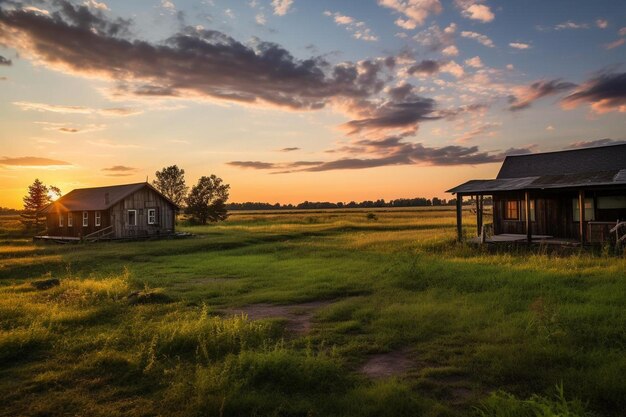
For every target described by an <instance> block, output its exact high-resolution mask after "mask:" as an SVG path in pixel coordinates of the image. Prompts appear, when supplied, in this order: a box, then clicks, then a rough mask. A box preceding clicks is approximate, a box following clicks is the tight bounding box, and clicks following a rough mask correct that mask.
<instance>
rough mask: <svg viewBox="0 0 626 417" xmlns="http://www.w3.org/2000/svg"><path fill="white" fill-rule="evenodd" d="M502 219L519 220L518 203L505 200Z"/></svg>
mask: <svg viewBox="0 0 626 417" xmlns="http://www.w3.org/2000/svg"><path fill="white" fill-rule="evenodd" d="M504 219H505V220H519V201H517V200H506V201H505V202H504Z"/></svg>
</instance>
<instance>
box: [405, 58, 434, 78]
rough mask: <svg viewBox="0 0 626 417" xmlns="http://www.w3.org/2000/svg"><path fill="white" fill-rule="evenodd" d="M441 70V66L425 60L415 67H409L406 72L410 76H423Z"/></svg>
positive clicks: (430, 60)
mask: <svg viewBox="0 0 626 417" xmlns="http://www.w3.org/2000/svg"><path fill="white" fill-rule="evenodd" d="M440 68H441V64H440V63H439V62H437V61H433V60H432V59H425V60H423V61H421V62H419V63H417V64H415V65H411V66H410V67H409V69H408V70H407V72H408V73H409V74H411V75H413V74H416V73H417V74H425V75H432V74H435V73H437V72H439V69H440Z"/></svg>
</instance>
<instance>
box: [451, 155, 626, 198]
mask: <svg viewBox="0 0 626 417" xmlns="http://www.w3.org/2000/svg"><path fill="white" fill-rule="evenodd" d="M611 185H625V186H626V144H622V145H610V146H601V147H596V148H584V149H573V150H567V151H560V152H546V153H538V154H530V155H516V156H507V157H506V159H505V160H504V163H503V164H502V167H501V168H500V172H499V173H498V177H497V178H496V179H494V180H471V181H468V182H466V183H464V184H461V185H458V186H456V187H454V188H452V189H450V190H448V191H447V192H449V193H464V194H471V193H490V192H494V191H521V190H541V189H556V188H579V187H590V186H611Z"/></svg>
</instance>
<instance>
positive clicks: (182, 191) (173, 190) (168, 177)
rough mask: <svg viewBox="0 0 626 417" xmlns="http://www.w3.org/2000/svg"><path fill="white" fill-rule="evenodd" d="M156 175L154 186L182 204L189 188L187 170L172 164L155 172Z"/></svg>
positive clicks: (175, 201)
mask: <svg viewBox="0 0 626 417" xmlns="http://www.w3.org/2000/svg"><path fill="white" fill-rule="evenodd" d="M155 175H156V180H154V181H152V185H154V188H156V189H157V190H159V191H160V192H161V193H163V195H164V196H165V197H167V198H169V199H170V200H172V201H173V202H174V203H176V204H177V205H179V206H180V205H181V204H182V202H183V201H184V199H185V196H186V195H187V190H188V189H189V187H187V185H186V184H185V170H184V169H180V168H178V166H176V165H172V166H169V167H166V168H163V169H162V170H160V171H157V172H155Z"/></svg>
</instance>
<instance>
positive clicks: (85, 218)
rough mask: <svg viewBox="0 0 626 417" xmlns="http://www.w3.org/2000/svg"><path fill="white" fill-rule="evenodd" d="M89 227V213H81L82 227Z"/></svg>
mask: <svg viewBox="0 0 626 417" xmlns="http://www.w3.org/2000/svg"><path fill="white" fill-rule="evenodd" d="M87 226H89V212H88V211H83V227H87Z"/></svg>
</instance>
